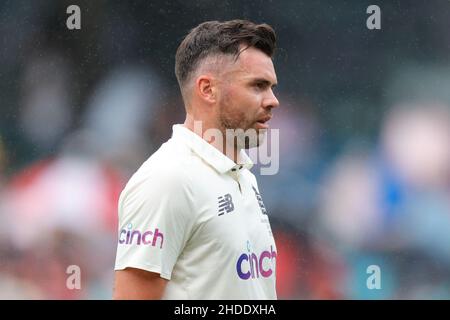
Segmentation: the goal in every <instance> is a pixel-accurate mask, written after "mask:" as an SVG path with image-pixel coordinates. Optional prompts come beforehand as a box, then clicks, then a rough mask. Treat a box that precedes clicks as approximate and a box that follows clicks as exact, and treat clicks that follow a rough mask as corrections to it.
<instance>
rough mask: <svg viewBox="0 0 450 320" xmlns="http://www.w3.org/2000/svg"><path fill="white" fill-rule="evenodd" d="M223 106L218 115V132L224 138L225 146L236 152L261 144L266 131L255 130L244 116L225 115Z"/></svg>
mask: <svg viewBox="0 0 450 320" xmlns="http://www.w3.org/2000/svg"><path fill="white" fill-rule="evenodd" d="M225 108H226V107H224V106H221V108H220V113H219V126H220V128H219V129H220V131H222V134H223V135H224V137H225V141H224V142H225V145H228V146H232V147H236V150H237V151H239V150H241V149H251V148H256V147H259V146H260V145H261V144H263V142H264V140H265V137H266V132H267V130H266V129H256V128H254V127H252V124H254V123H250V125H249V121H247V120H246V118H245V115H244V114H235V115H232V114H227V113H226V111H225Z"/></svg>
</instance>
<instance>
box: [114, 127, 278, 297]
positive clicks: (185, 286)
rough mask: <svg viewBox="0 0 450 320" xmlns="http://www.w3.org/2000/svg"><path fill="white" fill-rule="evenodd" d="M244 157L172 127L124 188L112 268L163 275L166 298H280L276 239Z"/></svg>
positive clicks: (120, 202) (246, 157)
mask: <svg viewBox="0 0 450 320" xmlns="http://www.w3.org/2000/svg"><path fill="white" fill-rule="evenodd" d="M239 158H240V161H239V162H241V163H240V164H236V163H234V162H233V161H232V160H230V159H229V158H227V157H226V156H225V155H223V154H222V153H221V152H219V151H218V150H217V149H215V148H214V147H212V146H211V145H209V144H208V143H207V142H206V141H204V140H203V139H202V138H200V137H199V136H197V135H196V134H195V133H193V132H192V131H190V130H189V129H187V128H185V127H184V126H182V125H175V126H173V135H172V138H171V139H170V140H169V141H167V142H166V143H164V144H163V145H162V146H161V148H160V149H159V150H158V151H157V152H155V153H154V154H153V155H152V156H151V157H150V158H149V159H148V160H147V161H146V162H144V164H143V165H142V166H141V167H140V168H139V170H138V171H137V172H136V173H135V174H134V175H133V176H132V177H131V179H130V181H129V182H128V184H127V185H126V187H125V189H124V190H123V191H122V194H121V196H120V200H119V243H118V247H117V257H116V266H115V270H122V269H125V268H127V267H134V268H139V269H144V270H147V271H151V272H156V273H159V274H160V275H161V277H163V278H165V279H168V280H170V281H169V282H168V285H167V287H166V291H165V294H164V298H166V299H276V290H275V265H276V246H275V242H274V239H273V236H272V232H271V228H270V224H269V220H268V217H267V214H265V213H263V211H265V209H264V205H263V203H262V199H261V198H260V199H259V201H258V196H259V193H258V192H259V191H258V187H257V183H256V179H255V177H254V175H253V174H252V173H251V172H250V171H249V170H248V169H250V168H251V166H252V163H251V160H250V159H249V158H248V156H247V155H246V154H245V152H244V151H242V152H241V154H240V157H239ZM220 201H221V202H220ZM221 209H222V210H221ZM139 238H140V239H139Z"/></svg>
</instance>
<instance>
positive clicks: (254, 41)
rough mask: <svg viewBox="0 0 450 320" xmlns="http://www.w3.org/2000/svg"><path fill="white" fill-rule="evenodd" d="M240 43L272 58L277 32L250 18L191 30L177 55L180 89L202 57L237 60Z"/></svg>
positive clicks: (206, 24)
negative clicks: (227, 56)
mask: <svg viewBox="0 0 450 320" xmlns="http://www.w3.org/2000/svg"><path fill="white" fill-rule="evenodd" d="M241 44H244V45H247V46H248V47H255V48H257V49H259V50H261V51H262V52H264V53H265V54H267V55H268V56H269V57H271V58H272V57H273V54H274V51H275V48H276V35H275V31H274V30H273V29H272V27H271V26H269V25H268V24H265V23H264V24H255V23H253V22H250V21H247V20H231V21H225V22H219V21H207V22H203V23H202V24H200V25H198V26H197V27H195V28H194V29H192V30H191V31H190V32H189V33H188V35H187V36H186V37H185V38H184V40H183V41H182V42H181V44H180V46H179V47H178V49H177V53H176V56H175V74H176V76H177V80H178V84H179V85H180V88H181V89H182V88H183V86H184V84H185V82H186V80H188V79H189V76H190V75H191V73H192V72H193V71H195V70H196V69H197V67H198V65H199V62H200V61H201V60H203V59H204V58H206V57H208V56H210V55H214V54H225V55H233V56H235V57H236V59H237V58H238V57H239V54H240V51H239V48H240V45H241Z"/></svg>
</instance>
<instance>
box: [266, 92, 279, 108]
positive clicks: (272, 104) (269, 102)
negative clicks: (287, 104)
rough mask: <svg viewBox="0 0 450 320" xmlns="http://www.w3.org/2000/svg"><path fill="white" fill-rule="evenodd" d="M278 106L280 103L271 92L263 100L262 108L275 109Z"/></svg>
mask: <svg viewBox="0 0 450 320" xmlns="http://www.w3.org/2000/svg"><path fill="white" fill-rule="evenodd" d="M279 105H280V102H279V101H278V99H277V97H276V96H275V94H274V93H273V91H272V90H270V93H269V95H268V96H267V97H266V98H265V100H264V108H269V109H273V108H277V107H278V106H279Z"/></svg>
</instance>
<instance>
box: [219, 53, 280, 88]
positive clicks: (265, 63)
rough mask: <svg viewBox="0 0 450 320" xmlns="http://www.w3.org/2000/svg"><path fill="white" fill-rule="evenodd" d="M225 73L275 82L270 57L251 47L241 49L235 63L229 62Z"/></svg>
mask: <svg viewBox="0 0 450 320" xmlns="http://www.w3.org/2000/svg"><path fill="white" fill-rule="evenodd" d="M226 73H229V74H239V75H240V76H243V77H248V78H263V79H266V80H268V81H270V82H273V83H276V74H275V68H274V66H273V62H272V59H271V58H270V57H269V56H267V55H266V54H265V53H264V52H262V51H260V50H258V49H255V48H253V47H250V48H247V49H245V50H244V51H242V52H241V54H240V55H239V58H238V59H237V60H236V61H235V63H232V64H230V66H229V68H228V72H226Z"/></svg>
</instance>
